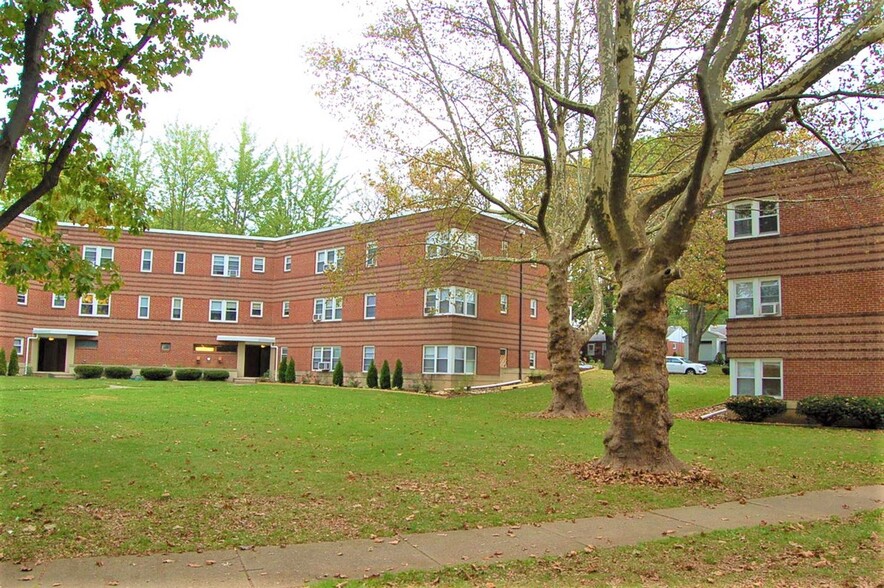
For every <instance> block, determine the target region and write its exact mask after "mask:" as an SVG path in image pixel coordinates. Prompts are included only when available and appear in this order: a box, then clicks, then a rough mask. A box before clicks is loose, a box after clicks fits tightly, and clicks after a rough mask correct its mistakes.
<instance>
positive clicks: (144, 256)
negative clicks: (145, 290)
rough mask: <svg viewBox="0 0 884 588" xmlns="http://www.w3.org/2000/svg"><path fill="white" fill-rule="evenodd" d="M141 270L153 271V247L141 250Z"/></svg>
mask: <svg viewBox="0 0 884 588" xmlns="http://www.w3.org/2000/svg"><path fill="white" fill-rule="evenodd" d="M141 271H143V272H145V273H147V272H152V271H153V249H142V250H141Z"/></svg>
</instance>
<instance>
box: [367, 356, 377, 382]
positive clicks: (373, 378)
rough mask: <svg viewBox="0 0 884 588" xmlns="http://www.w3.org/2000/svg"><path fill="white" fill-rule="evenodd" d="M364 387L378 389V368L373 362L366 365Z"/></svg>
mask: <svg viewBox="0 0 884 588" xmlns="http://www.w3.org/2000/svg"><path fill="white" fill-rule="evenodd" d="M365 385H366V386H368V387H369V388H377V387H378V366H376V365H375V364H374V360H371V363H370V364H368V373H367V374H366V375H365Z"/></svg>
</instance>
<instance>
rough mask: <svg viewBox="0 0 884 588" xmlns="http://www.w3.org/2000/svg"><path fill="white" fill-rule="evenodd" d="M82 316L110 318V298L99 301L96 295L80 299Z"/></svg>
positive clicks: (87, 295) (84, 296)
mask: <svg viewBox="0 0 884 588" xmlns="http://www.w3.org/2000/svg"><path fill="white" fill-rule="evenodd" d="M80 316H110V298H105V299H104V300H99V299H98V297H97V296H96V295H95V294H92V293H90V294H84V295H83V297H82V298H80Z"/></svg>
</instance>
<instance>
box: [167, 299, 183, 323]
mask: <svg viewBox="0 0 884 588" xmlns="http://www.w3.org/2000/svg"><path fill="white" fill-rule="evenodd" d="M176 300H177V301H178V316H177V317H176V316H175V301H176ZM169 319H170V320H173V321H180V320H184V298H181V297H180V296H175V297H173V298H172V302H171V308H170V310H169Z"/></svg>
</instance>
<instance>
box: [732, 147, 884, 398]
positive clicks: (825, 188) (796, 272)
mask: <svg viewBox="0 0 884 588" xmlns="http://www.w3.org/2000/svg"><path fill="white" fill-rule="evenodd" d="M843 157H844V159H845V161H846V162H847V164H848V166H849V168H850V170H851V172H852V173H851V172H848V171H846V170H845V169H844V167H843V166H842V164H841V163H840V162H839V160H838V159H837V158H836V157H834V156H833V155H831V154H816V155H809V156H802V157H794V158H790V159H784V160H780V161H774V162H770V163H765V164H760V165H751V166H747V167H743V168H740V169H733V170H730V171H729V172H728V174H727V175H726V177H725V184H724V194H725V199H726V201H727V222H728V242H727V246H726V253H725V258H726V263H727V280H728V291H729V313H728V314H729V318H728V322H727V344H728V356H729V359H730V379H731V382H730V386H731V394H732V395H740V396H770V397H774V398H780V399H783V400H785V401H786V403H787V404H788V405H789V406H790V408H793V407H794V406H795V404H796V402H797V401H799V400H801V399H802V398H807V397H810V396H821V395H822V396H881V395H882V394H884V344H882V342H884V222H882V221H884V218H882V217H884V180H882V177H884V175H882V172H884V148H882V147H880V146H877V147H873V148H869V149H864V150H858V151H854V152H852V153H849V154H844V155H843Z"/></svg>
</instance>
